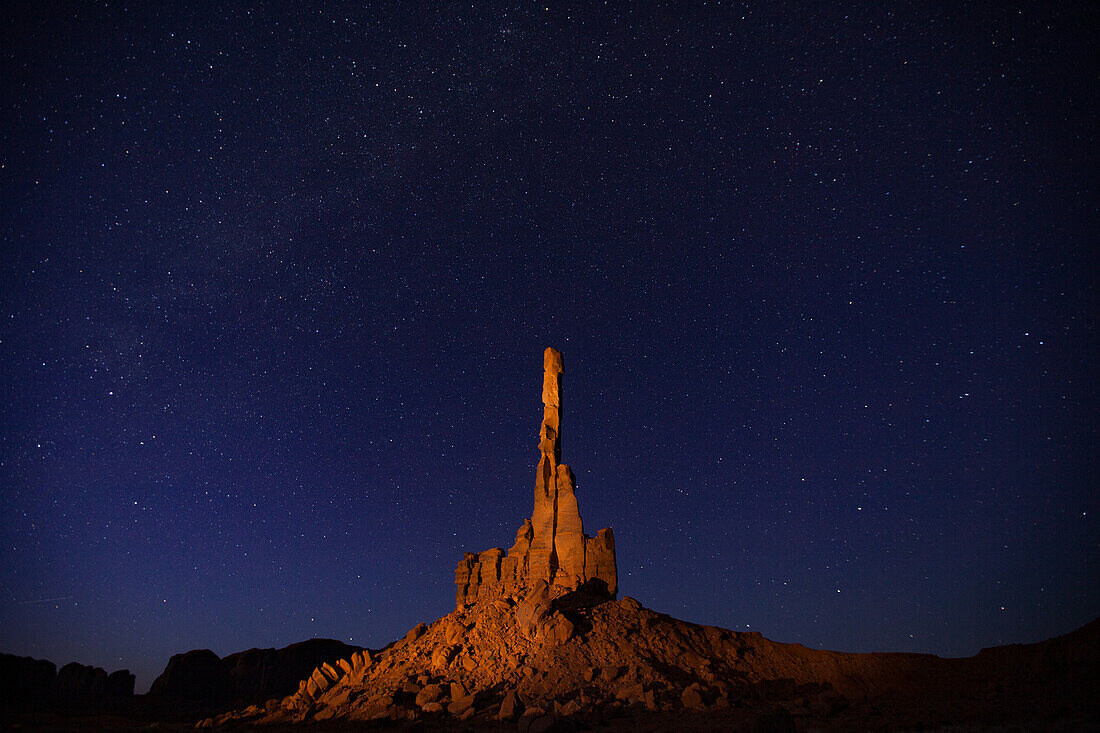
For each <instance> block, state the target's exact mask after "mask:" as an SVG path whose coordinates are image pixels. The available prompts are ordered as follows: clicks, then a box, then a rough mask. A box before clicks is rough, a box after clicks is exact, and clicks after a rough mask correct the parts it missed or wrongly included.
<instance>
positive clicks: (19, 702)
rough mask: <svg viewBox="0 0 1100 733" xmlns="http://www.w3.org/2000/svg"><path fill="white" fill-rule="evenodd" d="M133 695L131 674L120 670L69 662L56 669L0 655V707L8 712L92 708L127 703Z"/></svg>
mask: <svg viewBox="0 0 1100 733" xmlns="http://www.w3.org/2000/svg"><path fill="white" fill-rule="evenodd" d="M133 694H134V675H132V674H130V672H129V670H125V669H120V670H118V671H115V672H111V673H110V674H108V673H107V671H106V670H104V669H102V668H100V667H93V666H91V665H85V664H79V663H78V662H70V663H69V664H66V665H65V666H64V667H62V668H61V669H60V670H59V669H57V667H56V666H55V665H54V663H53V662H49V661H46V660H44V659H31V658H30V657H16V656H13V655H11V654H0V706H2V707H3V708H5V709H7V708H11V709H26V708H36V707H54V708H56V707H66V706H70V705H79V706H83V707H93V708H94V707H96V706H107V705H113V704H115V703H118V702H120V701H125V700H129V699H130V698H131V697H133Z"/></svg>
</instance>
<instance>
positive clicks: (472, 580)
mask: <svg viewBox="0 0 1100 733" xmlns="http://www.w3.org/2000/svg"><path fill="white" fill-rule="evenodd" d="M563 372H564V361H563V359H562V355H561V352H560V351H558V350H557V349H551V348H548V349H546V352H545V353H544V354H543V379H542V404H543V414H542V426H541V428H540V429H539V453H540V456H539V464H538V470H537V472H536V474H535V502H534V508H533V509H532V511H531V518H530V519H526V520H524V522H523V525H522V526H521V527H520V528H519V531H518V532H516V540H515V543H514V544H513V545H512V549H510V550H508V551H507V552H505V551H504V549H503V548H500V547H496V548H493V549H491V550H485V551H484V552H479V553H474V552H468V553H466V556H465V557H464V558H463V560H462V562H460V563H459V564H458V568H456V569H455V585H457V586H458V590H457V594H456V601H457V605H458V607H459V608H462V607H464V606H469V605H473V604H475V603H479V602H482V601H485V600H492V599H494V598H502V597H512V598H515V597H517V596H519V595H523V594H525V593H526V592H527V591H529V590H530V589H532V588H534V587H535V586H536V584H537V583H539V582H540V581H541V582H544V583H546V587H547V589H548V592H549V596H550V598H558V597H560V596H562V595H564V594H566V593H568V592H570V591H573V590H576V589H577V588H579V587H580V586H582V585H585V584H588V587H589V588H600V589H602V590H603V592H605V593H606V594H608V595H609V596H611V597H612V598H614V597H615V595H616V594H617V592H618V571H617V568H616V565H615V537H614V535H613V534H612V532H611V528H610V527H608V528H606V529H601V530H600V531H599V532H597V533H596V536H595V537H589V536H588V535H586V534H585V533H584V526H583V524H582V522H581V515H580V509H579V508H578V505H577V495H576V491H575V486H576V483H575V481H574V479H573V471H572V470H570V468H569V466H567V465H565V464H563V463H562V462H561V423H562V389H561V386H562V373H563Z"/></svg>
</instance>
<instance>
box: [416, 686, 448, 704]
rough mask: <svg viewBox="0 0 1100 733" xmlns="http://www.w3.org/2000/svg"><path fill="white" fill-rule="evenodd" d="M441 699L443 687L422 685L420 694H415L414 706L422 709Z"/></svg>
mask: <svg viewBox="0 0 1100 733" xmlns="http://www.w3.org/2000/svg"><path fill="white" fill-rule="evenodd" d="M442 698H443V685H424V687H423V688H421V690H420V692H418V693H416V705H417V707H419V708H421V709H423V708H424V706H425V705H427V704H428V703H432V702H439V701H440V700H441V699H442Z"/></svg>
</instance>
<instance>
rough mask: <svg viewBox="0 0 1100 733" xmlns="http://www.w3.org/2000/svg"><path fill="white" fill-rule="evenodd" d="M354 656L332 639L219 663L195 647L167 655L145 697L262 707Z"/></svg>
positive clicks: (255, 652)
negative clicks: (320, 670)
mask: <svg viewBox="0 0 1100 733" xmlns="http://www.w3.org/2000/svg"><path fill="white" fill-rule="evenodd" d="M355 653H362V652H361V650H360V649H359V647H355V646H349V645H347V644H344V643H343V642H340V641H335V640H333V639H310V640H309V641H303V642H299V643H297V644H291V645H290V646H288V647H284V648H282V649H249V650H248V651H244V652H237V653H235V654H230V655H229V656H227V657H225V658H224V659H221V658H219V657H218V655H217V654H215V653H214V652H212V651H210V650H209V649H199V650H195V651H190V652H187V653H185V654H176V655H173V656H172V658H171V659H170V660H169V661H168V666H167V667H165V669H164V672H162V673H161V675H160V676H159V677H157V679H156V680H155V681H154V682H153V685H152V687H150V688H149V696H150V697H151V698H155V699H162V700H165V701H173V702H187V703H197V704H205V705H208V706H218V705H225V704H227V703H238V704H239V703H262V702H264V701H266V700H270V699H272V698H279V697H283V696H285V695H289V694H290V693H292V692H293V691H294V690H295V689H297V688H298V687H299V684H300V683H303V681H304V680H305V679H306V678H308V677H309V676H310V673H311V672H312V671H313V670H314V669H316V668H318V667H322V666H324V667H326V668H332V665H334V664H337V663H338V662H339V660H344V659H349V658H351V657H352V656H353V654H355ZM366 653H367V654H368V655H369V653H370V652H366ZM332 674H333V675H335V672H333V673H332ZM223 709H224V708H223Z"/></svg>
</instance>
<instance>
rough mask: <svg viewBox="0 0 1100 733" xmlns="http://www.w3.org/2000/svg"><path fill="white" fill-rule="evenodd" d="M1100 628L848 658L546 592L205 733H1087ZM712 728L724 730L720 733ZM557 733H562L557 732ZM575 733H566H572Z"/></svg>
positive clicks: (384, 654) (1097, 688)
mask: <svg viewBox="0 0 1100 733" xmlns="http://www.w3.org/2000/svg"><path fill="white" fill-rule="evenodd" d="M1098 640H1100V621H1096V622H1093V623H1091V624H1089V625H1088V626H1085V627H1083V628H1082V629H1080V630H1078V631H1076V632H1074V633H1072V634H1069V635H1066V636H1064V637H1059V638H1057V639H1053V640H1051V641H1047V642H1042V643H1040V644H1031V645H1017V646H1013V647H1000V648H997V649H994V650H986V651H983V652H982V653H981V654H979V655H977V656H975V657H970V658H968V659H942V658H940V657H935V656H931V655H922V654H847V653H841V652H830V651H820V650H814V649H807V648H806V647H804V646H801V645H799V644H781V643H777V642H773V641H769V640H768V639H765V638H764V637H763V636H761V635H760V634H758V633H748V632H734V631H728V630H726V629H720V628H716V627H713V626H700V625H696V624H690V623H686V622H683V621H678V620H676V619H673V618H671V617H669V616H665V615H663V614H659V613H655V612H653V611H650V610H647V609H645V608H643V607H642V606H641V604H639V603H638V602H637V601H635V600H633V599H632V598H623V599H621V600H619V601H611V600H609V599H608V598H607V597H606V596H605V595H601V594H591V593H588V592H586V591H584V590H581V591H577V592H574V593H570V594H566V595H565V596H562V597H559V598H557V599H553V600H552V599H551V598H550V594H549V589H548V586H547V585H546V584H545V583H544V582H539V583H536V587H535V588H533V589H532V590H531V591H530V592H529V593H528V594H527V595H526V596H524V597H523V598H522V599H521V600H520V601H518V602H516V601H513V600H512V599H509V598H498V599H496V600H493V601H490V602H488V603H481V604H477V605H474V606H470V607H467V608H465V609H459V610H456V611H454V612H452V613H450V614H448V615H447V616H444V617H443V618H441V619H439V620H438V621H436V622H435V623H433V624H431V625H424V624H420V625H418V626H417V627H416V628H414V629H413V630H412V631H410V632H409V634H408V635H406V637H405V638H403V639H401V640H400V641H398V642H397V643H396V644H394V645H393V646H391V647H390V648H388V649H386V650H383V651H381V652H378V653H376V654H370V653H366V654H362V653H361V654H356V655H354V656H353V657H352V658H351V659H349V660H346V661H344V662H340V663H337V664H335V665H325V666H324V667H322V668H320V669H318V670H316V671H315V672H314V673H313V674H312V675H311V676H310V677H309V678H308V679H306V680H303V681H302V682H301V683H300V685H299V689H298V691H297V692H296V693H294V694H293V695H290V696H287V697H285V698H283V699H282V700H272V701H269V702H268V703H267V704H266V705H264V706H263V707H260V706H252V707H251V708H248V709H246V710H240V711H236V712H232V713H227V714H225V715H223V716H220V717H218V718H212V719H207V720H205V721H202V722H201V723H200V726H204V727H205V726H214V725H221V724H241V723H248V724H252V725H255V724H281V723H302V722H316V721H326V720H334V721H335V720H343V721H369V720H376V721H383V720H385V721H391V722H393V721H397V722H406V723H411V722H413V721H419V723H418V725H420V726H423V728H424V729H450V728H449V726H453V725H454V721H455V719H458V720H462V721H466V725H468V726H473V727H477V728H496V727H498V726H500V725H501V721H507V720H516V721H517V722H516V723H515V724H512V725H514V726H515V728H513V729H519V730H546V729H551V728H552V727H553V726H554V725H557V724H559V723H561V722H562V721H563V720H564V719H569V720H570V721H571V723H570V724H574V723H576V724H581V725H592V726H596V725H605V724H607V725H611V726H613V727H616V728H618V729H620V730H625V729H642V728H646V729H649V730H693V729H696V728H694V727H693V725H695V724H698V725H700V726H702V727H700V728H698V729H700V730H713V729H714V726H715V725H717V726H722V729H727V728H728V729H742V728H751V727H752V726H754V725H756V726H761V725H772V726H773V727H771V728H764V729H767V730H772V729H776V730H788V729H789V730H795V729H796V722H797V727H798V728H799V729H805V728H819V729H831V730H851V729H877V730H882V729H892V728H899V727H901V728H907V727H908V728H912V727H919V726H928V725H942V724H943V723H944V722H945V721H952V722H981V723H990V722H998V721H1000V722H1004V721H1017V722H1019V721H1025V722H1026V721H1043V720H1048V721H1049V720H1059V721H1063V722H1066V721H1069V722H1071V723H1073V722H1074V721H1079V722H1087V721H1089V720H1096V717H1095V716H1096V715H1097V714H1098V713H1100V708H1098V707H1097V700H1100V667H1098V659H1100V654H1098V650H1097V642H1098ZM708 726H709V727H708ZM553 729H558V728H553ZM561 729H565V728H561Z"/></svg>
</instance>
